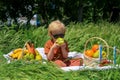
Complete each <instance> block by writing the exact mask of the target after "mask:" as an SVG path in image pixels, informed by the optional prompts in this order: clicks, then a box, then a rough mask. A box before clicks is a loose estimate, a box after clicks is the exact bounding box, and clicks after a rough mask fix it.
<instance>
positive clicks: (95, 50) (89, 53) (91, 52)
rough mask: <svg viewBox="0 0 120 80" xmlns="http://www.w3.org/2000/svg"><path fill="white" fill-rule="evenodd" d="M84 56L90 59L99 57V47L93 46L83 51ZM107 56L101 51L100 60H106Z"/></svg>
mask: <svg viewBox="0 0 120 80" xmlns="http://www.w3.org/2000/svg"><path fill="white" fill-rule="evenodd" d="M85 55H87V56H89V57H92V58H98V57H99V45H98V44H94V45H93V46H92V48H91V49H88V50H86V51H85ZM106 57H107V54H106V52H105V51H102V58H106Z"/></svg>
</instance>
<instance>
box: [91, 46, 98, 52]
mask: <svg viewBox="0 0 120 80" xmlns="http://www.w3.org/2000/svg"><path fill="white" fill-rule="evenodd" d="M98 49H99V45H98V44H94V45H93V46H92V50H93V51H94V52H96V51H97V50H98Z"/></svg>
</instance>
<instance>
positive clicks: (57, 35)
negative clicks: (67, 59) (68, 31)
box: [53, 34, 64, 39]
mask: <svg viewBox="0 0 120 80" xmlns="http://www.w3.org/2000/svg"><path fill="white" fill-rule="evenodd" d="M53 37H54V38H55V39H56V38H58V37H61V38H64V34H56V35H53Z"/></svg>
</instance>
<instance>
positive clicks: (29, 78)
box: [0, 22, 120, 80]
mask: <svg viewBox="0 0 120 80" xmlns="http://www.w3.org/2000/svg"><path fill="white" fill-rule="evenodd" d="M14 27H15V26H12V27H7V26H5V27H3V28H1V29H0V80H119V79H120V77H119V76H120V74H119V70H120V69H110V70H82V71H81V70H78V71H70V72H64V71H62V70H60V69H59V68H57V67H56V66H55V65H53V64H52V63H49V62H47V64H42V62H36V61H33V62H25V61H22V60H18V61H13V62H11V63H10V64H7V61H6V59H5V58H4V57H3V54H7V53H9V52H10V51H11V50H14V49H16V48H19V47H21V48H22V47H23V46H24V44H25V42H26V41H28V40H32V41H33V42H34V44H35V47H36V48H37V47H44V43H45V42H46V41H47V40H48V39H49V36H48V35H47V28H45V26H41V27H38V28H33V27H31V28H30V29H29V30H26V29H23V28H20V29H19V30H18V32H17V31H16V30H14ZM66 29H67V32H66V35H65V40H67V41H68V44H69V49H70V51H77V52H83V51H84V45H85V43H86V41H87V40H88V39H89V38H91V37H100V38H102V39H104V40H105V41H106V42H107V43H108V45H109V46H110V47H113V46H116V47H117V49H118V50H119V49H120V24H110V23H107V22H100V23H96V24H93V23H70V24H69V25H66ZM95 41H96V40H95ZM97 42H98V43H100V41H99V40H98V41H97ZM91 43H92V44H93V43H94V42H92V41H91ZM90 46H91V45H88V46H87V47H90ZM112 55H113V49H112V48H110V53H109V56H110V57H111V59H112ZM117 63H118V64H120V53H119V51H117Z"/></svg>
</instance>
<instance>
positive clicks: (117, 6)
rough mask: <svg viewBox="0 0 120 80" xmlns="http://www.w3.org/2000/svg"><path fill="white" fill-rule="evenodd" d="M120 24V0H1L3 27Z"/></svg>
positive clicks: (1, 21)
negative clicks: (105, 22) (53, 24)
mask: <svg viewBox="0 0 120 80" xmlns="http://www.w3.org/2000/svg"><path fill="white" fill-rule="evenodd" d="M56 19H59V20H61V21H64V22H65V23H66V24H67V23H69V22H97V21H100V20H105V21H109V22H113V23H116V22H120V0H0V25H1V26H2V25H4V24H7V25H8V26H11V24H18V25H19V24H30V25H35V26H40V25H44V24H48V23H49V22H51V21H52V20H56Z"/></svg>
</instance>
